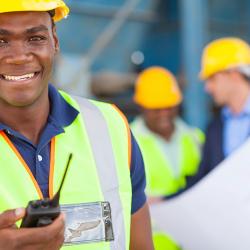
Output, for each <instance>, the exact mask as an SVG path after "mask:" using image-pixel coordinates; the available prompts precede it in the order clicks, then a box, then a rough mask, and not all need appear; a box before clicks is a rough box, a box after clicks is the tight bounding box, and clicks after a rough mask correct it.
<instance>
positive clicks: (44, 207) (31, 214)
mask: <svg viewBox="0 0 250 250" xmlns="http://www.w3.org/2000/svg"><path fill="white" fill-rule="evenodd" d="M71 159H72V154H70V155H69V159H68V162H67V165H66V168H65V171H64V174H63V178H62V181H61V184H60V187H59V189H58V191H57V193H56V194H55V196H54V197H53V198H52V199H49V198H45V199H41V200H33V201H30V202H29V203H28V206H27V208H26V214H25V217H24V218H23V220H22V223H21V227H43V226H47V225H49V224H51V223H52V222H53V220H54V219H55V218H57V217H58V216H59V214H60V212H61V208H60V205H59V199H60V192H61V189H62V186H63V183H64V179H65V176H66V173H67V171H68V168H69V164H70V161H71Z"/></svg>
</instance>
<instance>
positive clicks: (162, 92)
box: [131, 67, 204, 250]
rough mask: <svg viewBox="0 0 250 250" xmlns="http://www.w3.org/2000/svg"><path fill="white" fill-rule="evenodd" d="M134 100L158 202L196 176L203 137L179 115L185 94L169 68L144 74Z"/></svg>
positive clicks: (137, 131) (152, 195)
mask: <svg viewBox="0 0 250 250" xmlns="http://www.w3.org/2000/svg"><path fill="white" fill-rule="evenodd" d="M134 100H135V102H136V103H137V104H138V105H139V106H140V108H141V116H139V117H137V118H136V119H135V120H134V121H133V123H132V124H131V128H132V131H133V133H134V135H135V137H136V139H137V141H138V143H139V146H140V148H141V150H142V154H143V158H144V163H145V170H146V179H147V187H146V190H147V194H148V197H149V201H150V203H155V202H159V201H161V200H163V199H164V198H165V197H168V196H171V195H174V194H176V193H177V192H178V191H180V190H181V189H183V188H185V185H186V177H188V176H192V175H195V173H196V172H197V170H198V164H199V161H200V150H201V146H202V144H203V141H204V135H203V133H202V132H201V131H200V130H199V129H198V128H193V127H190V126H189V125H187V124H186V123H185V122H184V121H183V120H182V119H181V118H180V117H179V116H178V112H179V105H180V104H181V102H182V94H181V91H180V89H179V87H178V84H177V81H176V79H175V77H174V76H173V74H172V73H171V72H170V71H168V70H167V69H165V68H163V67H150V68H148V69H146V70H144V71H142V72H141V73H140V74H139V76H138V78H137V81H136V85H135V94H134ZM157 238H159V236H158V237H157ZM162 242H163V241H162ZM169 244H170V245H171V243H169ZM156 249H157V250H158V249H165V248H164V246H163V247H162V248H160V247H158V248H156ZM166 249H178V248H176V247H175V246H172V248H171V247H170V246H168V248H166Z"/></svg>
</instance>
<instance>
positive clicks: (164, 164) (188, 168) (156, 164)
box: [131, 120, 204, 196]
mask: <svg viewBox="0 0 250 250" xmlns="http://www.w3.org/2000/svg"><path fill="white" fill-rule="evenodd" d="M139 122H140V121H139V120H138V123H139ZM131 128H132V131H133V133H134V135H135V137H136V139H137V141H138V144H139V146H140V149H141V151H142V155H143V159H144V164H145V171H146V178H147V194H148V195H151V196H166V195H171V194H174V193H176V192H177V191H179V190H180V189H181V188H184V187H185V185H186V180H185V177H186V176H192V175H194V174H195V173H196V172H197V170H198V164H199V161H200V145H201V144H202V143H203V141H204V135H203V133H202V132H201V131H200V130H198V129H195V130H191V129H190V130H189V131H185V132H182V134H181V135H180V136H179V138H180V141H179V142H180V143H179V144H180V145H179V147H178V148H177V149H176V150H178V151H179V152H180V153H179V156H180V159H179V162H180V166H179V169H180V173H179V175H178V176H175V174H174V171H173V168H172V167H171V165H170V163H169V161H168V156H167V153H166V152H164V151H163V150H162V147H161V146H160V145H159V143H158V141H157V139H156V137H155V136H154V134H153V133H151V132H148V133H146V132H145V131H141V130H140V126H139V125H138V124H137V121H135V122H134V123H132V124H131Z"/></svg>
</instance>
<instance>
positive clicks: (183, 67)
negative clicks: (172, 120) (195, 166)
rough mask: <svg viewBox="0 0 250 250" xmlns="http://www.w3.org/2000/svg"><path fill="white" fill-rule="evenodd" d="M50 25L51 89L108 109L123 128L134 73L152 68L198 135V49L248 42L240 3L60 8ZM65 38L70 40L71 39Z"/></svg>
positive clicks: (245, 5) (130, 2)
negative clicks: (164, 75)
mask: <svg viewBox="0 0 250 250" xmlns="http://www.w3.org/2000/svg"><path fill="white" fill-rule="evenodd" d="M65 2H66V3H67V4H68V5H69V7H70V9H71V13H70V16H69V17H68V19H67V21H65V20H64V21H62V22H61V23H59V24H58V27H57V29H58V34H59V37H60V41H61V45H60V47H61V55H60V56H59V57H58V58H57V63H56V68H55V73H54V80H55V81H54V82H59V83H60V85H58V87H60V88H62V89H65V90H67V91H69V92H71V93H75V94H78V95H83V96H87V97H89V96H92V97H93V96H94V95H95V96H96V97H97V98H100V99H102V100H106V101H111V102H114V103H116V104H117V105H118V106H119V107H120V108H121V109H122V110H123V111H124V112H125V113H126V115H127V116H128V118H129V119H130V120H131V119H133V116H134V115H135V114H136V113H137V109H136V107H135V105H134V104H133V102H132V94H133V84H134V81H135V77H136V73H137V72H139V71H140V70H142V69H144V68H146V67H148V66H152V65H160V66H164V67H166V68H168V69H169V70H171V71H172V72H173V73H174V74H175V75H176V76H177V78H178V80H179V84H180V86H181V89H182V90H183V92H184V102H183V106H182V115H183V118H184V119H185V120H186V121H187V122H188V123H190V124H191V125H195V126H198V127H200V128H202V129H204V128H205V127H206V125H207V123H208V121H209V119H210V118H211V114H212V112H211V110H212V109H211V102H210V100H209V98H208V96H207V95H206V94H205V92H204V88H203V85H202V84H201V83H200V81H199V79H198V72H199V70H200V57H201V51H202V48H203V47H204V45H205V44H206V43H207V42H209V41H210V40H212V39H214V38H218V37H224V36H238V37H241V38H243V39H245V40H247V41H248V40H249V35H250V34H249V33H250V22H249V16H250V1H248V0H240V1H237V0H230V1H228V0H126V1H125V0H66V1H65ZM72 31H73V32H72Z"/></svg>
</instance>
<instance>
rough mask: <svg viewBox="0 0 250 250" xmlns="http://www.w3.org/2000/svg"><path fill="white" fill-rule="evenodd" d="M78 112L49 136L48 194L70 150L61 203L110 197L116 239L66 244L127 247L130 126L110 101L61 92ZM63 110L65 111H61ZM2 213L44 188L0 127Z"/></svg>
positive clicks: (110, 249) (93, 249) (91, 249)
mask: <svg viewBox="0 0 250 250" xmlns="http://www.w3.org/2000/svg"><path fill="white" fill-rule="evenodd" d="M61 94H62V95H63V97H64V98H65V100H66V101H67V102H68V103H69V104H71V105H72V106H74V107H75V108H76V109H78V110H79V111H80V115H78V116H77V118H76V119H75V120H74V122H73V123H72V124H71V125H69V126H68V127H65V128H64V130H65V132H64V133H61V134H59V135H57V136H56V137H54V138H53V139H52V140H51V153H50V156H51V157H50V158H51V159H50V174H49V195H50V197H53V195H54V194H55V192H56V191H57V190H58V188H59V184H60V180H61V179H62V175H63V172H64V168H65V165H66V162H67V158H68V156H69V154H70V153H71V152H72V153H73V158H72V161H71V165H70V168H69V171H68V173H67V178H66V179H65V183H64V187H63V190H62V193H61V198H60V204H75V203H84V202H86V203H88V202H96V201H109V202H110V204H111V210H112V222H113V230H114V237H115V240H114V241H113V242H99V243H89V244H81V245H73V246H66V247H63V248H62V249H68V250H77V249H79V250H80V249H81V250H85V249H86V250H101V249H102V250H115V249H127V250H128V249H129V240H130V220H131V197H132V191H131V179H130V170H129V166H130V145H131V143H130V131H129V130H128V127H127V125H126V122H124V119H123V117H122V116H121V115H120V114H119V112H118V111H117V110H116V109H115V108H114V107H113V106H112V105H109V104H104V103H100V102H95V101H89V100H86V99H83V98H75V99H77V102H76V101H75V100H74V99H73V98H72V97H70V96H69V95H67V94H66V93H63V92H61ZM62 112H63V111H62ZM0 148H1V150H0V172H1V175H0V190H1V195H0V212H2V211H4V210H7V209H13V208H17V207H25V206H26V205H27V203H28V201H30V200H35V199H39V198H42V192H41V190H40V188H39V186H38V184H37V182H36V180H35V178H34V177H33V175H32V173H31V171H30V170H29V167H28V166H27V165H26V163H25V161H24V160H23V158H22V157H21V155H20V154H19V152H18V151H17V149H16V148H15V146H14V145H13V144H12V143H11V141H10V140H9V138H8V137H7V135H6V134H5V133H4V132H3V131H2V132H0Z"/></svg>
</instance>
